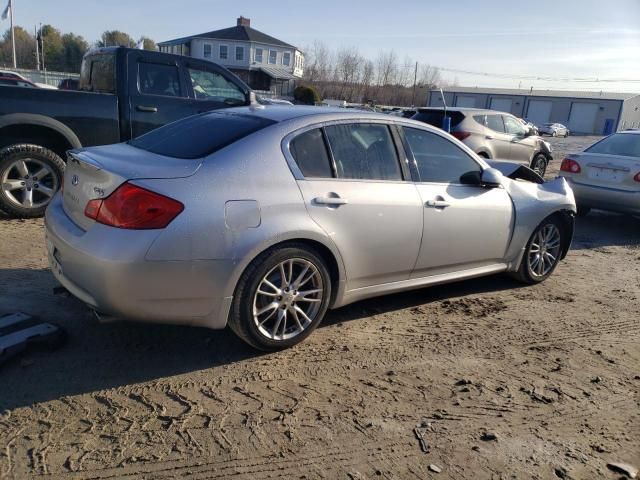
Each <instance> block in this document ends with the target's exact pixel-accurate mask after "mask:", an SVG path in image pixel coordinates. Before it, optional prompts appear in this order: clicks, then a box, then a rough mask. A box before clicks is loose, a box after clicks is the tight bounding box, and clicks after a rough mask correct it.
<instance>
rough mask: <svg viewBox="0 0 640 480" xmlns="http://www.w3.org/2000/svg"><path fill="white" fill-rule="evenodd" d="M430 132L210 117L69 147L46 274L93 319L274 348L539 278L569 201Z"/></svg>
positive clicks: (313, 117)
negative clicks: (454, 292) (471, 288)
mask: <svg viewBox="0 0 640 480" xmlns="http://www.w3.org/2000/svg"><path fill="white" fill-rule="evenodd" d="M496 167H497V168H499V169H500V170H498V169H497V168H492V167H491V166H490V165H489V164H488V163H486V162H485V161H484V160H483V159H481V158H479V157H478V156H477V155H475V154H474V153H473V152H472V151H471V150H470V149H469V148H467V147H466V146H465V145H463V144H462V143H461V142H459V141H458V140H456V139H455V138H453V137H451V136H450V135H448V134H446V133H444V132H443V131H441V130H439V129H436V128H433V127H430V126H428V125H425V124H424V123H420V122H416V121H413V120H406V119H402V118H399V117H391V116H388V115H381V114H374V113H366V112H361V111H348V110H342V109H336V110H333V109H328V108H317V107H286V106H279V107H268V106H267V107H260V106H254V107H243V108H234V109H228V110H225V111H220V112H214V113H206V114H202V115H198V116H195V117H190V118H186V119H183V120H180V121H178V122H175V123H173V124H170V125H167V126H164V127H161V128H159V129H157V130H155V131H153V132H150V133H148V134H146V135H144V136H142V137H139V138H138V139H135V140H132V141H130V142H128V143H122V144H117V145H110V146H102V147H93V148H87V149H81V150H75V151H72V152H70V155H69V160H68V164H67V167H66V173H65V178H64V190H63V192H61V193H58V194H57V196H56V197H55V198H54V200H53V201H52V202H51V204H50V206H49V207H48V210H47V212H46V237H47V245H48V253H49V261H50V265H51V269H52V271H53V273H54V275H55V276H56V278H57V279H58V280H59V281H60V283H61V284H62V285H63V286H64V287H66V288H67V289H68V290H69V291H70V292H71V293H72V294H73V295H75V296H76V297H78V298H79V299H81V300H82V301H84V302H85V303H87V304H88V305H90V306H91V308H93V309H94V310H96V312H98V314H99V315H100V316H104V317H115V318H127V319H131V320H138V321H148V322H165V323H176V324H185V325H186V324H188V325H199V326H205V327H210V328H224V327H225V326H226V325H229V326H230V327H231V328H232V329H233V330H234V331H235V332H236V333H237V334H238V335H239V336H240V337H241V338H243V339H244V340H245V341H247V342H248V343H249V344H251V345H253V346H254V347H257V348H260V349H265V350H274V349H280V348H284V347H289V346H292V345H294V344H296V343H298V342H300V341H302V340H303V339H304V338H306V337H307V336H308V335H309V334H310V333H311V332H312V331H313V329H314V328H315V327H316V326H317V325H318V324H319V323H320V321H321V320H322V318H323V316H324V315H325V312H326V311H327V309H328V308H337V307H340V306H343V305H346V304H348V303H351V302H355V301H358V300H361V299H364V298H368V297H373V296H377V295H382V294H386V293H391V292H397V291H402V290H408V289H413V288H420V287H424V286H427V285H434V284H440V283H445V282H451V281H454V280H460V279H464V278H471V277H478V276H482V275H489V274H495V273H498V272H511V273H512V274H513V275H514V276H516V277H517V278H518V279H520V280H521V281H523V282H526V283H536V282H541V281H543V280H545V279H546V278H547V277H548V276H549V275H550V274H551V273H552V272H553V271H554V269H555V268H556V266H557V265H558V262H559V261H560V260H561V259H562V258H563V257H564V256H565V254H566V252H567V250H568V248H569V244H570V242H571V237H572V233H573V216H574V213H575V202H574V198H573V193H572V191H571V189H570V188H568V186H567V184H566V182H565V181H564V180H563V179H558V180H555V181H552V182H547V183H544V181H543V180H542V179H541V178H540V177H538V176H537V175H536V174H535V173H533V172H532V171H531V170H529V169H528V168H527V167H524V166H521V165H517V164H508V163H505V162H501V163H499V164H496Z"/></svg>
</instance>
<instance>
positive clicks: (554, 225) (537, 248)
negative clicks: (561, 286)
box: [515, 217, 565, 284]
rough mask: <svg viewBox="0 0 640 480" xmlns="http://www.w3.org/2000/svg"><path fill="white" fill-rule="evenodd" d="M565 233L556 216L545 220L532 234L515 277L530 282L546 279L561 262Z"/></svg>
mask: <svg viewBox="0 0 640 480" xmlns="http://www.w3.org/2000/svg"><path fill="white" fill-rule="evenodd" d="M564 235H565V233H564V229H563V227H562V224H561V223H560V222H559V221H558V220H557V219H556V218H554V217H549V218H547V219H546V220H544V221H543V222H542V223H541V224H540V225H539V226H538V228H536V230H535V232H533V235H531V238H530V239H529V242H528V243H527V247H526V249H525V253H524V256H523V258H522V262H521V263H520V268H519V269H518V271H517V272H516V274H515V277H516V278H517V279H518V280H520V281H522V282H524V283H529V284H533V283H540V282H543V281H544V280H546V279H547V278H548V277H549V276H550V275H551V274H552V273H553V271H554V270H555V269H556V267H557V266H558V263H559V262H560V257H561V255H562V245H563V243H564Z"/></svg>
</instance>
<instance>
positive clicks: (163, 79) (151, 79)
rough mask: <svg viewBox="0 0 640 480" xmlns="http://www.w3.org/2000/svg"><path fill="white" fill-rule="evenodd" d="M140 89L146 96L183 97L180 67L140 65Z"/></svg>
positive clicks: (158, 64)
mask: <svg viewBox="0 0 640 480" xmlns="http://www.w3.org/2000/svg"><path fill="white" fill-rule="evenodd" d="M138 89H139V90H140V93H143V94H146V95H162V96H165V97H181V96H182V92H181V90H180V80H179V76H178V67H176V66H175V65H162V64H160V63H147V62H139V63H138Z"/></svg>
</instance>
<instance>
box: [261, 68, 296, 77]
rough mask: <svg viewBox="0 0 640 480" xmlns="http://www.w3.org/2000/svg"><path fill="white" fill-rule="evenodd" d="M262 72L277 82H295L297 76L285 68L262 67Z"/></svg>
mask: <svg viewBox="0 0 640 480" xmlns="http://www.w3.org/2000/svg"><path fill="white" fill-rule="evenodd" d="M260 70H261V71H263V72H264V73H266V74H267V75H269V76H270V77H271V78H275V79H276V80H295V78H296V77H295V76H294V75H292V74H291V73H290V72H288V71H287V70H285V69H284V68H277V67H260Z"/></svg>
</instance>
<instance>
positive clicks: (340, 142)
mask: <svg viewBox="0 0 640 480" xmlns="http://www.w3.org/2000/svg"><path fill="white" fill-rule="evenodd" d="M325 131H326V133H327V139H328V141H329V145H330V146H331V152H332V153H333V159H334V161H335V165H336V173H337V176H338V178H351V179H358V180H402V172H401V170H400V163H399V161H398V154H397V152H396V149H395V146H394V143H393V138H392V137H391V132H390V131H389V127H388V126H387V125H381V124H373V123H353V124H344V125H331V126H329V127H326V128H325Z"/></svg>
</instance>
